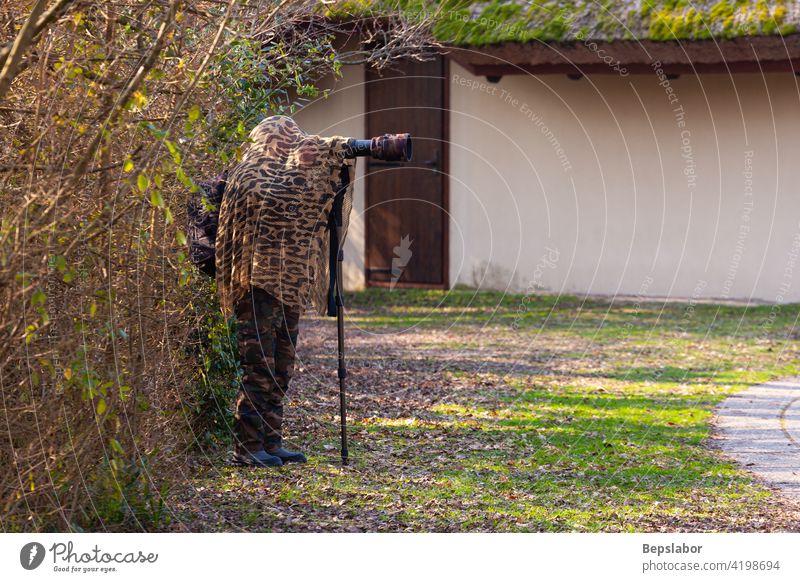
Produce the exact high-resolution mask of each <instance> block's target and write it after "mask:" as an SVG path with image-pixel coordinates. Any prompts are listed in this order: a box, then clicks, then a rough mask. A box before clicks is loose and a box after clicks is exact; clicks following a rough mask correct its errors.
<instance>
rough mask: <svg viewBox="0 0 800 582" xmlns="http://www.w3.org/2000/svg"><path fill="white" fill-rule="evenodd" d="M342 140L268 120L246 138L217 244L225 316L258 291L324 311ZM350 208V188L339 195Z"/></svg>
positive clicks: (226, 199)
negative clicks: (330, 224) (331, 215)
mask: <svg viewBox="0 0 800 582" xmlns="http://www.w3.org/2000/svg"><path fill="white" fill-rule="evenodd" d="M347 142H348V138H344V137H320V136H318V135H309V134H306V133H305V132H303V131H302V130H301V129H300V128H299V127H298V126H297V124H296V123H295V122H294V120H293V119H291V118H289V117H284V116H274V117H269V118H267V119H265V120H264V121H262V122H261V123H260V124H259V125H258V126H257V127H256V128H255V129H253V131H252V132H250V143H249V144H248V145H247V146H246V149H245V152H244V154H243V157H242V161H241V162H240V163H239V164H237V165H236V166H235V167H234V168H233V169H231V171H230V172H229V174H228V181H227V186H226V189H225V197H224V199H223V201H222V206H221V208H220V215H219V228H218V231H217V241H216V271H217V288H218V290H219V294H220V304H221V306H222V310H223V312H224V313H225V314H226V315H230V314H231V313H232V311H233V306H234V305H235V304H236V303H237V302H238V301H239V300H240V299H241V298H242V297H243V296H244V295H245V294H246V293H248V292H249V289H250V288H251V287H257V288H259V289H262V290H264V291H267V292H268V293H270V294H271V295H273V296H274V297H275V298H277V300H278V301H279V302H280V303H283V304H285V305H287V306H289V307H290V308H292V309H297V310H298V311H301V312H302V311H304V310H306V309H309V308H313V309H314V310H315V311H316V312H317V313H319V314H320V315H321V314H323V313H324V312H325V308H326V293H327V287H328V268H329V266H328V258H329V257H328V246H329V236H330V235H329V231H328V215H329V213H330V210H331V207H332V205H333V199H334V196H335V195H336V193H337V191H338V189H339V187H340V183H341V178H340V174H341V170H342V166H346V167H348V170H349V172H350V175H351V176H354V175H355V173H354V170H355V161H354V160H352V159H345V152H346V146H347ZM344 196H345V208H348V209H349V208H350V207H351V205H352V196H353V193H352V184H351V185H350V186H349V187H348V188H347V189H346V190H345V193H344Z"/></svg>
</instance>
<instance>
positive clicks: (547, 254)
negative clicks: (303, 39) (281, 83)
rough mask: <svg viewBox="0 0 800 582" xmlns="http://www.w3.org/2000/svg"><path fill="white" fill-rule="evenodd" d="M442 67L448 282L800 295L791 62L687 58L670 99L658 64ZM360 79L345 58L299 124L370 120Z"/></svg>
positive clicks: (357, 129)
mask: <svg viewBox="0 0 800 582" xmlns="http://www.w3.org/2000/svg"><path fill="white" fill-rule="evenodd" d="M450 75H451V83H450V87H449V88H450V108H451V114H450V140H451V145H450V172H451V174H450V210H451V215H452V217H451V223H450V241H451V243H450V245H451V250H450V269H451V272H450V282H451V284H453V285H455V284H458V283H463V284H467V285H470V286H476V287H484V288H494V289H509V290H512V291H525V290H526V289H528V288H534V287H535V288H539V289H542V290H547V291H551V292H565V293H574V294H579V295H583V294H587V293H589V294H623V295H640V294H641V295H651V296H658V297H664V296H669V297H673V298H686V297H697V298H701V297H702V298H728V299H747V298H753V299H758V300H764V301H779V302H785V301H800V96H798V95H799V92H798V86H797V84H796V82H795V79H794V77H792V76H791V75H789V74H768V75H765V76H763V77H762V76H761V75H758V74H737V75H733V76H732V77H730V76H727V75H701V76H699V77H696V76H692V75H684V76H681V77H680V78H679V79H675V80H671V81H669V86H670V89H671V90H672V94H671V95H672V96H671V98H672V99H673V102H672V103H670V94H668V93H667V91H666V88H665V87H663V86H660V85H659V83H660V82H662V81H661V80H660V79H659V78H658V77H657V76H656V74H655V73H653V74H652V75H637V76H634V75H631V76H628V77H619V76H617V75H615V74H608V75H594V76H591V77H589V78H585V79H582V80H579V81H571V80H569V79H567V78H566V77H565V76H563V75H552V76H551V75H548V76H541V77H538V78H534V77H531V76H507V77H504V78H503V79H502V80H501V81H500V82H499V83H497V84H495V85H491V84H488V83H487V82H486V79H485V78H482V77H473V76H471V75H470V74H469V73H468V72H467V71H466V70H464V69H463V68H461V67H459V66H458V65H456V64H455V63H451V69H450ZM473 82H474V83H475V84H477V86H474V87H471V86H468V85H467V83H473ZM363 83H364V69H363V67H361V66H356V67H345V70H344V79H342V80H340V81H338V82H335V83H334V82H333V81H332V80H331V81H329V82H328V83H327V85H326V86H327V87H329V88H331V89H332V93H331V95H330V96H329V97H328V98H327V99H321V100H319V101H316V102H313V103H311V104H309V105H308V106H307V107H306V108H305V109H304V110H302V111H300V112H299V113H298V114H297V115H296V118H297V120H298V123H300V125H301V127H303V128H304V129H305V130H306V131H310V132H315V133H321V134H323V135H337V134H338V135H346V136H353V137H369V136H365V131H366V130H365V118H364V106H365V105H364V85H363ZM504 91H505V93H504ZM678 107H682V108H683V114H684V115H683V117H682V118H681V117H680V116H679V115H678V113H676V111H675V109H676V108H678ZM681 122H683V124H684V125H683V126H681V125H680V123H681ZM548 131H549V132H551V133H550V134H549V136H548V135H546V134H547V132H548ZM685 132H688V133H685ZM682 133H683V137H685V138H686V139H687V140H688V141H687V142H686V144H684V143H683V142H682ZM684 145H685V146H686V148H685V149H684V151H682V149H681V148H682V146H684ZM559 147H560V148H561V150H562V151H561V152H559V151H557V148H559ZM748 152H752V153H748ZM683 154H686V155H690V156H691V158H684V157H682V155H683ZM747 170H751V171H752V176H751V181H749V182H748V178H747V177H746V176H745V171H747ZM691 171H693V172H694V178H692V176H687V174H686V173H685V172H691ZM363 184H364V181H363V164H361V167H360V168H359V170H358V172H357V177H356V184H355V208H354V211H353V214H352V220H351V227H350V234H349V238H348V242H347V247H346V258H347V262H346V265H345V279H346V285H347V287H348V288H349V289H356V288H360V287H363V285H364V264H363V261H364V220H363V212H364V187H363ZM692 184H694V185H693V186H692ZM795 262H797V264H795Z"/></svg>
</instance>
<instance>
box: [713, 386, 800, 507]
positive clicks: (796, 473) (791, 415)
mask: <svg viewBox="0 0 800 582" xmlns="http://www.w3.org/2000/svg"><path fill="white" fill-rule="evenodd" d="M717 414H718V418H717V426H718V427H719V429H720V433H721V434H720V436H721V446H722V450H723V451H724V452H725V453H727V454H728V455H730V456H731V457H733V458H734V459H736V461H738V462H739V463H740V464H741V465H743V466H744V467H746V468H747V469H748V470H749V471H752V472H753V473H755V474H756V475H758V476H759V477H761V478H762V479H764V481H766V482H767V483H769V484H770V485H773V486H775V487H777V488H778V489H780V490H781V492H782V493H783V494H784V495H786V496H787V497H790V498H793V499H796V500H800V377H796V378H786V379H783V380H777V381H774V382H769V383H767V384H759V385H757V386H752V387H751V388H748V389H747V390H745V391H744V392H739V393H738V394H736V395H734V396H731V397H730V398H728V399H726V400H725V401H724V402H723V403H722V405H720V407H719V409H718V411H717Z"/></svg>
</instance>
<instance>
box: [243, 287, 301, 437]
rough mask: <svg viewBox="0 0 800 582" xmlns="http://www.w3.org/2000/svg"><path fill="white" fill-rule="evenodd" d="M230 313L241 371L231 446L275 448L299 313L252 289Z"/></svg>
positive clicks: (278, 435) (287, 384)
mask: <svg viewBox="0 0 800 582" xmlns="http://www.w3.org/2000/svg"><path fill="white" fill-rule="evenodd" d="M235 312H236V325H237V333H238V339H239V358H240V361H241V364H242V368H243V370H244V377H243V378H242V384H241V385H240V389H239V395H238V398H237V400H236V414H235V416H234V419H235V422H234V432H235V436H236V448H237V450H238V451H239V452H240V453H242V452H244V451H248V452H251V453H254V452H257V451H259V450H261V449H262V448H263V449H265V450H267V451H269V450H274V449H275V448H277V447H280V446H281V435H282V432H281V425H282V423H283V399H284V396H285V395H286V391H287V390H288V388H289V381H290V380H291V379H292V374H293V372H294V358H295V347H296V346H297V327H298V322H299V320H300V313H299V312H298V311H297V310H294V309H291V308H289V307H287V306H286V305H283V304H281V302H280V301H278V300H277V298H276V297H275V296H273V295H271V294H270V293H267V292H266V291H263V290H262V289H258V288H253V289H252V290H251V291H250V292H249V293H247V294H245V296H244V297H242V298H241V299H240V300H239V301H237V303H236V306H235Z"/></svg>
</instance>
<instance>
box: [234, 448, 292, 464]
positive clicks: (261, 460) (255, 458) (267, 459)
mask: <svg viewBox="0 0 800 582" xmlns="http://www.w3.org/2000/svg"><path fill="white" fill-rule="evenodd" d="M233 463H234V464H236V465H247V466H249V467H280V466H281V465H283V461H282V460H281V458H280V457H278V456H275V455H271V454H269V453H268V452H267V451H265V450H263V449H262V450H260V451H257V452H255V453H250V452H247V451H244V452H242V453H239V452H234V453H233Z"/></svg>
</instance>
